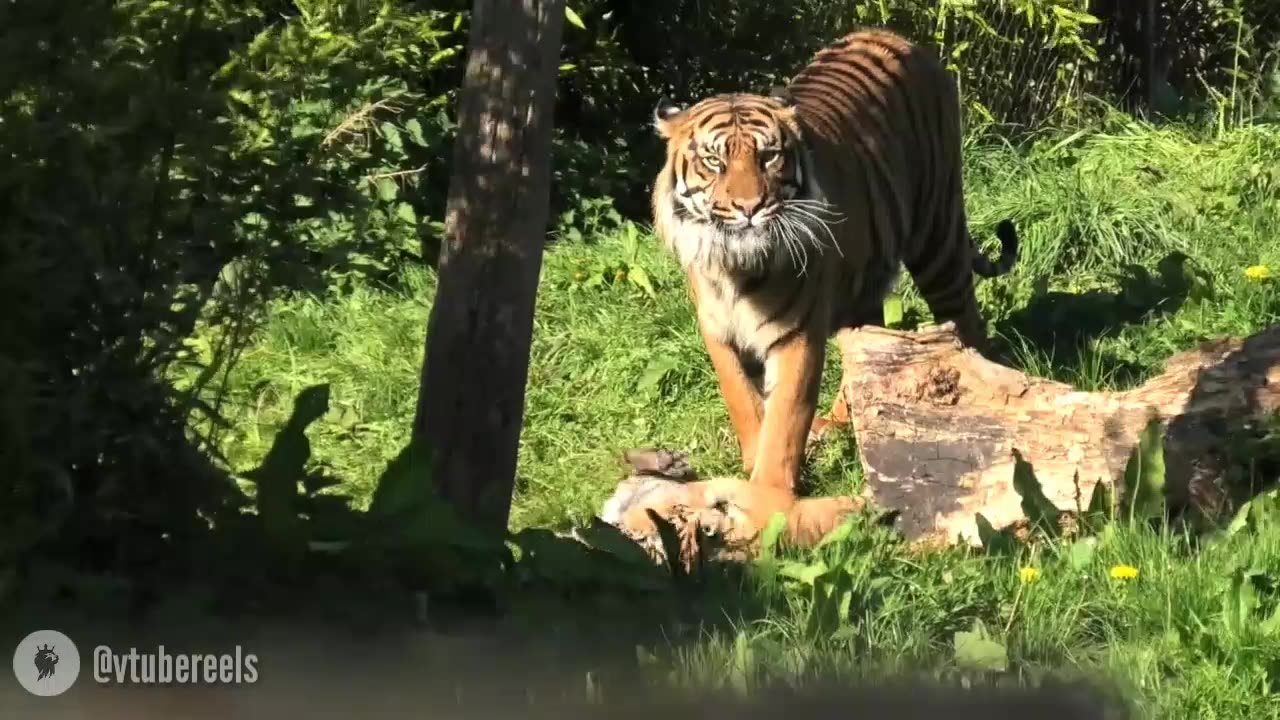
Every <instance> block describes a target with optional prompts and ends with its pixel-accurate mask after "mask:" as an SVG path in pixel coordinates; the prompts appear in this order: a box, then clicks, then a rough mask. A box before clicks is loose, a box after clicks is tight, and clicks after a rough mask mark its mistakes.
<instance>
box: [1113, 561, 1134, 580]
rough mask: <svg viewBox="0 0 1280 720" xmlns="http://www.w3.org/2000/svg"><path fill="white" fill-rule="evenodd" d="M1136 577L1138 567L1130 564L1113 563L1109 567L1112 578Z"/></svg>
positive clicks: (1130, 578) (1131, 578)
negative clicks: (1113, 564)
mask: <svg viewBox="0 0 1280 720" xmlns="http://www.w3.org/2000/svg"><path fill="white" fill-rule="evenodd" d="M1137 577H1138V568H1136V567H1134V566H1132V565H1115V566H1113V567H1112V568H1111V579H1112V580H1134V579H1136V578H1137Z"/></svg>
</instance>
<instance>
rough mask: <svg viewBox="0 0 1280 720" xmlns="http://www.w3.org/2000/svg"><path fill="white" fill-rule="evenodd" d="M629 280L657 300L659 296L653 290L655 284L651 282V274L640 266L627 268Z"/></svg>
mask: <svg viewBox="0 0 1280 720" xmlns="http://www.w3.org/2000/svg"><path fill="white" fill-rule="evenodd" d="M627 279H628V280H630V281H631V283H632V284H634V285H635V286H636V287H638V288H640V289H641V290H643V291H644V294H645V295H648V296H649V297H651V298H656V297H657V296H658V295H657V293H656V292H655V291H654V289H653V283H652V282H650V281H649V273H647V272H645V270H644V268H642V267H640V266H639V265H633V266H631V267H630V268H627Z"/></svg>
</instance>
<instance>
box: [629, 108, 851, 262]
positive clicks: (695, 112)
mask: <svg viewBox="0 0 1280 720" xmlns="http://www.w3.org/2000/svg"><path fill="white" fill-rule="evenodd" d="M653 123H654V127H655V128H656V129H657V131H658V134H659V135H660V136H661V137H662V138H664V139H665V140H666V163H665V165H664V166H663V168H662V171H661V172H660V173H659V175H658V178H657V180H656V182H655V183H654V192H653V210H654V219H655V226H656V228H657V230H658V233H659V235H660V236H662V237H663V239H664V240H665V241H666V243H667V244H668V246H670V247H671V249H672V250H673V251H674V252H675V254H676V256H677V257H678V258H679V259H680V261H681V263H682V264H684V265H685V266H686V267H689V266H691V265H694V264H700V265H702V266H704V267H705V266H716V267H719V268H721V269H724V270H729V271H752V270H756V269H759V268H761V267H763V266H764V265H766V264H768V263H771V262H772V261H773V260H775V259H776V258H778V257H779V256H780V253H781V252H786V253H789V255H788V257H790V258H791V259H792V260H796V261H800V260H801V259H802V257H803V256H804V255H805V254H806V253H807V250H809V249H812V248H811V247H809V246H811V245H814V244H817V245H821V241H820V236H821V235H822V234H823V233H824V232H826V233H828V234H829V230H826V229H825V223H824V218H823V216H822V214H821V212H822V211H821V208H822V205H823V204H822V203H821V202H820V198H819V191H818V190H817V187H816V185H815V183H814V182H813V179H812V178H811V177H810V175H811V173H810V172H809V170H808V168H809V166H810V162H809V160H808V158H807V156H806V149H805V146H804V142H803V140H802V135H801V130H800V125H799V123H798V122H797V120H796V109H795V105H794V103H793V102H792V100H791V98H790V97H789V96H788V95H787V94H786V93H785V91H775V92H773V93H771V94H769V95H753V94H731V95H716V96H713V97H709V98H706V99H704V100H701V101H699V102H698V103H696V104H694V105H693V106H691V107H688V108H684V107H681V106H679V105H676V104H675V103H672V102H671V101H670V100H668V99H666V98H663V99H662V100H660V101H659V102H658V105H657V107H656V108H655V109H654V118H653Z"/></svg>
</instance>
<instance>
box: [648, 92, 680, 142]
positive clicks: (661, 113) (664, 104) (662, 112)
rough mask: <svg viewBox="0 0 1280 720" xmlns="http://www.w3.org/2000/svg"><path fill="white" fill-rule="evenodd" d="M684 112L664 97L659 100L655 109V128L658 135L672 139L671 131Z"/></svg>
mask: <svg viewBox="0 0 1280 720" xmlns="http://www.w3.org/2000/svg"><path fill="white" fill-rule="evenodd" d="M683 112H684V108H683V107H681V106H679V105H677V104H676V103H675V102H673V101H672V100H671V98H668V97H667V96H665V95H663V96H662V97H660V98H658V104H657V105H655V106H654V108H653V127H654V129H656V130H657V131H658V134H659V135H661V136H662V137H664V138H669V137H671V130H672V127H673V125H674V124H675V122H676V118H678V117H680V114H681V113H683Z"/></svg>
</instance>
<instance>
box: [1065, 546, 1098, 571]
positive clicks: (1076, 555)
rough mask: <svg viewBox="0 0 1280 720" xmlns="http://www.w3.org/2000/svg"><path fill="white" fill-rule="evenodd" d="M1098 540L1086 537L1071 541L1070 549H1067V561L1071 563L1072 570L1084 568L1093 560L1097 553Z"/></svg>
mask: <svg viewBox="0 0 1280 720" xmlns="http://www.w3.org/2000/svg"><path fill="white" fill-rule="evenodd" d="M1096 544H1097V540H1095V539H1094V538H1085V539H1083V540H1077V541H1076V542H1073V543H1071V547H1070V549H1069V550H1068V551H1067V561H1068V562H1069V563H1070V565H1071V569H1072V570H1077V571H1078V570H1084V569H1085V568H1087V567H1089V565H1090V564H1091V563H1092V562H1093V558H1094V556H1095V555H1096V551H1095V547H1094V546H1095V545H1096Z"/></svg>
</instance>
